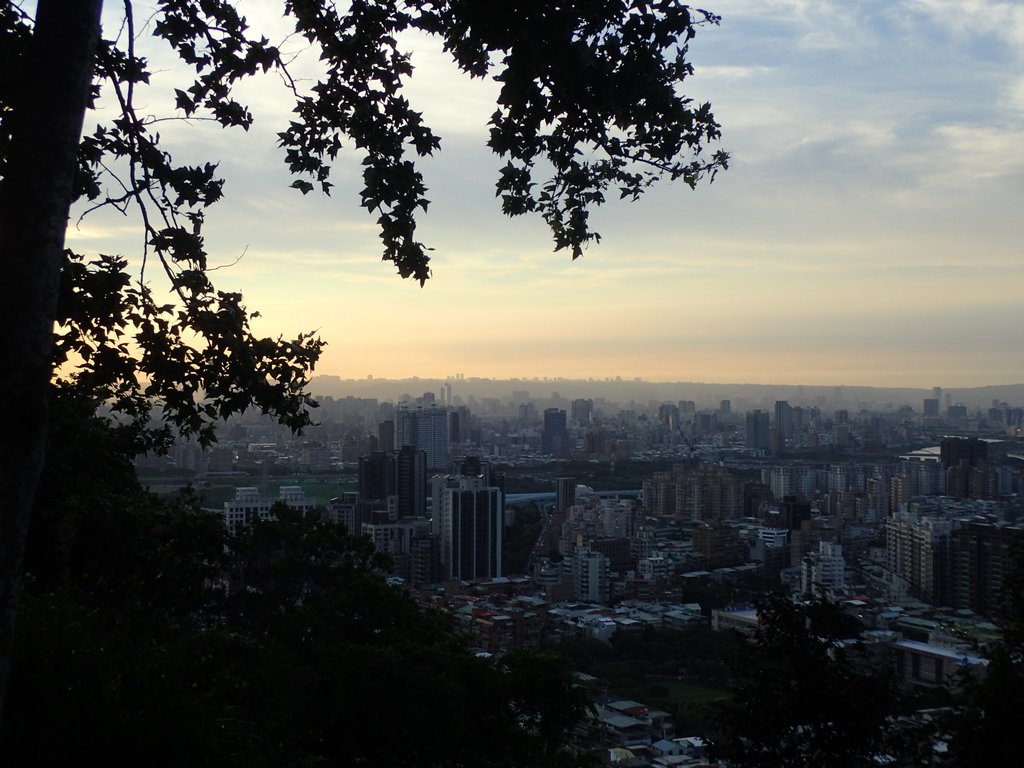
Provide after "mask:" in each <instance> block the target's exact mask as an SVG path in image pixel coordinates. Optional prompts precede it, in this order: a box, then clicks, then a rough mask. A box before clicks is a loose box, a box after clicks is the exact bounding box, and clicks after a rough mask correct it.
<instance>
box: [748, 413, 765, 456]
mask: <svg viewBox="0 0 1024 768" xmlns="http://www.w3.org/2000/svg"><path fill="white" fill-rule="evenodd" d="M769 437H770V434H769V426H768V413H767V412H766V411H761V410H757V411H751V412H749V413H748V414H747V450H748V451H755V452H756V451H767V450H768V446H769Z"/></svg>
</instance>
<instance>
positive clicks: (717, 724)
mask: <svg viewBox="0 0 1024 768" xmlns="http://www.w3.org/2000/svg"><path fill="white" fill-rule="evenodd" d="M759 616H760V622H761V623H760V627H759V629H758V630H757V633H756V636H755V642H754V643H753V645H752V647H751V648H750V651H749V653H744V654H741V655H740V657H739V659H738V664H737V668H736V678H737V680H736V686H735V691H734V695H733V697H732V698H731V699H728V700H724V701H722V702H718V703H716V704H715V705H713V706H712V707H711V711H710V712H709V714H708V718H707V722H708V723H709V734H708V740H709V754H710V755H711V757H712V758H713V759H715V760H723V761H727V762H728V764H729V765H731V766H736V768H802V767H806V768H814V767H815V766H830V767H833V768H871V767H872V766H876V765H879V764H880V763H881V764H892V765H906V764H907V763H906V762H903V761H902V760H900V759H897V755H895V754H894V750H895V749H896V748H899V749H898V751H900V752H902V749H903V745H899V744H896V743H895V741H894V739H893V738H892V737H893V736H895V729H894V728H893V718H894V716H895V715H896V714H898V712H899V706H900V697H899V692H898V690H897V689H896V687H895V681H894V680H893V679H892V677H891V676H890V675H889V674H888V673H887V672H886V671H885V670H884V668H882V667H881V666H880V665H878V664H876V663H873V662H872V660H871V659H870V658H869V657H868V656H867V655H866V649H865V648H864V647H863V646H861V645H859V644H858V643H857V642H855V639H856V638H857V636H858V634H859V627H858V626H857V623H856V621H855V620H851V619H850V618H849V617H848V616H846V615H845V614H843V613H842V611H841V610H840V609H839V607H838V606H836V605H835V604H834V603H830V602H827V601H825V600H817V599H816V600H813V601H811V602H809V603H806V604H796V603H791V602H789V601H788V600H786V599H785V598H769V599H768V600H767V601H766V602H765V603H764V604H763V605H762V606H761V607H760V609H759ZM899 757H902V754H900V755H899ZM886 761H889V762H886Z"/></svg>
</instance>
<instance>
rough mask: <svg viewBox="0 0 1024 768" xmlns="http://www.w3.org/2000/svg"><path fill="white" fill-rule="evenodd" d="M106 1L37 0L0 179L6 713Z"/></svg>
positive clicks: (0, 562)
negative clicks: (80, 154) (71, 219)
mask: <svg viewBox="0 0 1024 768" xmlns="http://www.w3.org/2000/svg"><path fill="white" fill-rule="evenodd" d="M101 7H102V0H74V2H63V1H62V0H40V1H39V4H38V7H37V11H36V23H35V29H34V32H33V37H32V45H31V47H30V51H29V55H28V57H27V61H26V62H25V66H24V68H23V70H22V71H21V72H17V73H5V76H14V77H17V78H18V81H17V82H18V83H19V87H18V94H19V97H18V98H17V99H16V100H12V101H13V103H12V104H10V105H7V106H9V107H10V108H11V109H12V112H11V113H10V114H9V117H8V121H9V125H10V128H11V144H10V152H9V156H8V158H7V168H6V176H5V177H4V178H3V179H2V180H0V404H2V405H3V408H4V425H3V427H4V428H3V429H2V430H0V718H2V715H3V701H4V694H5V693H6V690H7V681H8V678H9V675H10V661H11V646H12V641H13V632H14V617H15V613H16V611H17V606H18V593H19V590H20V586H21V576H22V574H21V569H22V561H23V556H24V552H25V539H26V536H27V533H28V524H29V515H30V512H31V510H32V503H33V499H34V497H35V491H36V486H37V484H38V482H39V474H40V471H41V470H42V467H43V459H44V450H45V445H46V430H47V399H48V396H49V390H50V380H51V376H52V362H51V354H52V349H53V323H54V318H55V316H56V309H57V289H58V284H59V281H60V261H61V254H62V251H63V249H64V232H65V229H66V227H67V219H68V209H69V207H70V205H71V197H72V184H73V180H74V175H75V166H76V156H77V148H78V142H79V140H80V137H81V132H82V123H83V121H84V118H85V111H86V107H87V104H88V99H89V90H90V84H91V81H92V71H93V60H94V58H95V53H96V46H97V42H98V40H99V21H100V10H101Z"/></svg>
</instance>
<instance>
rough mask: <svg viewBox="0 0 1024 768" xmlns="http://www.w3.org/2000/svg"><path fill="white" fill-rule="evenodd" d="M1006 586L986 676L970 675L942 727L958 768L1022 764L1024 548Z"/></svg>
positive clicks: (984, 650)
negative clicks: (998, 632) (998, 631)
mask: <svg viewBox="0 0 1024 768" xmlns="http://www.w3.org/2000/svg"><path fill="white" fill-rule="evenodd" d="M1011 562H1012V566H1011V568H1010V569H1009V570H1008V572H1007V574H1006V577H1005V580H1004V582H1003V595H1002V598H1003V599H1002V604H1003V610H1002V612H1001V615H1000V617H999V626H1000V629H1001V630H1002V637H1001V638H1000V639H999V640H996V641H994V642H991V643H988V644H987V645H985V646H982V647H981V648H979V652H980V653H981V655H982V656H984V657H985V658H986V659H987V660H988V665H987V667H986V668H985V670H984V671H982V672H980V673H979V672H978V671H977V670H966V671H965V673H964V674H963V675H962V677H961V685H962V690H961V701H960V702H959V703H958V705H957V706H955V707H954V709H953V710H952V712H951V714H950V717H948V718H947V719H946V720H945V722H944V723H943V726H944V731H945V732H944V736H945V737H946V739H947V740H948V742H949V745H948V746H949V750H948V756H947V760H948V762H946V763H944V764H948V765H953V766H958V767H959V766H965V768H966V767H968V766H969V767H972V768H973V766H988V765H1012V764H1013V763H1015V762H1018V761H1019V756H1018V753H1019V749H1018V748H1017V745H1018V740H1019V738H1020V717H1019V713H1020V712H1024V547H1017V548H1016V549H1015V550H1014V552H1013V556H1012V561H1011Z"/></svg>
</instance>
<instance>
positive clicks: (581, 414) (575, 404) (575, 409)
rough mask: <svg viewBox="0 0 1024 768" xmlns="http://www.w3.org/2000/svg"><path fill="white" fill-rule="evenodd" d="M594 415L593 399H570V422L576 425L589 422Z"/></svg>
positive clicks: (580, 425) (579, 425)
mask: <svg viewBox="0 0 1024 768" xmlns="http://www.w3.org/2000/svg"><path fill="white" fill-rule="evenodd" d="M593 415H594V401H593V400H590V399H583V398H580V399H578V400H573V401H572V423H573V424H575V425H576V426H578V427H582V426H586V425H587V424H589V423H590V421H591V419H592V418H593Z"/></svg>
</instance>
